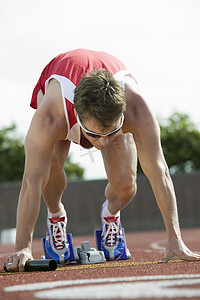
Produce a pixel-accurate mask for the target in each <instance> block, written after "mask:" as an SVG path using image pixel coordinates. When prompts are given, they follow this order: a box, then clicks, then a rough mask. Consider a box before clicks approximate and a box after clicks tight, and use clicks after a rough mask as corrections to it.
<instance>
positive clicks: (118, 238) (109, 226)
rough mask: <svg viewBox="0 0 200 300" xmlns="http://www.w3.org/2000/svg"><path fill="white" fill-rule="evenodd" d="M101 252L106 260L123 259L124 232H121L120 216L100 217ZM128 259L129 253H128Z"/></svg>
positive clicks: (124, 251) (124, 247)
mask: <svg viewBox="0 0 200 300" xmlns="http://www.w3.org/2000/svg"><path fill="white" fill-rule="evenodd" d="M101 250H102V251H103V252H104V254H105V258H106V259H107V260H118V259H124V255H125V253H126V252H127V250H128V249H127V248H126V241H125V236H124V232H123V230H122V226H121V222H120V216H117V217H102V239H101ZM127 253H128V256H127V257H126V258H130V252H129V251H128V252H127Z"/></svg>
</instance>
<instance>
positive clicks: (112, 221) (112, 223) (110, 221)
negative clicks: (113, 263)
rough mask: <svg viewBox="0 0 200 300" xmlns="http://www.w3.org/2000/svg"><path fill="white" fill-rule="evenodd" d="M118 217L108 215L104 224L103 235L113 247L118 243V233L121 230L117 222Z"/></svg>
mask: <svg viewBox="0 0 200 300" xmlns="http://www.w3.org/2000/svg"><path fill="white" fill-rule="evenodd" d="M117 219H118V217H107V218H104V220H105V223H104V225H103V236H104V238H105V240H106V244H107V245H108V246H109V247H112V246H114V245H115V243H116V234H117V233H118V231H119V226H118V224H116V223H118V222H117Z"/></svg>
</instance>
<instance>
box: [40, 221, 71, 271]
mask: <svg viewBox="0 0 200 300" xmlns="http://www.w3.org/2000/svg"><path fill="white" fill-rule="evenodd" d="M66 227H67V220H66V217H65V216H63V217H53V218H47V234H46V241H45V250H46V253H47V255H48V257H49V258H51V259H55V260H56V261H57V263H58V264H62V265H63V264H66V263H67V262H68V259H69V256H70V249H69V243H68V241H67V231H66Z"/></svg>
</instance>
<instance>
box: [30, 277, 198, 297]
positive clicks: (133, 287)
mask: <svg viewBox="0 0 200 300" xmlns="http://www.w3.org/2000/svg"><path fill="white" fill-rule="evenodd" d="M196 284H200V279H184V280H181V279H178V280H171V281H170V280H163V281H149V282H134V283H120V284H119V283H118V284H116V283H115V284H103V285H89V286H81V287H80V286H78V287H68V288H63V289H55V290H50V291H49V290H45V291H42V292H37V293H35V294H34V297H35V298H38V299H54V300H55V299H93V300H95V299H140V298H154V299H155V298H156V299H162V298H176V297H178V298H190V299H191V297H199V296H200V289H194V288H193V287H192V288H188V286H193V285H196ZM184 285H187V288H184V287H183V286H184ZM177 287H182V288H181V289H178V288H177Z"/></svg>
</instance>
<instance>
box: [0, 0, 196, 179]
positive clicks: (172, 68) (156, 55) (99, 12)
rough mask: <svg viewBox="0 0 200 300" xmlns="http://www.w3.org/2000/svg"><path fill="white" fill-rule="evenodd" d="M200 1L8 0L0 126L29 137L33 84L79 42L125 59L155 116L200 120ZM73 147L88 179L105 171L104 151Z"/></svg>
mask: <svg viewBox="0 0 200 300" xmlns="http://www.w3.org/2000/svg"><path fill="white" fill-rule="evenodd" d="M199 16H200V1H199V0H123V1H121V0H98V1H97V0H70V1H69V0H57V1H54V0H42V1H41V0H34V1H29V0H18V1H15V0H2V1H1V2H0V37H1V40H0V41H1V47H0V53H1V55H0V90H1V99H0V104H1V106H0V107H1V109H0V128H1V127H2V126H8V125H10V124H11V122H12V121H14V122H15V123H16V124H17V126H18V132H19V133H20V134H22V135H24V136H25V134H26V132H27V129H28V127H29V124H30V121H31V118H32V116H33V113H34V110H33V109H31V108H30V107H29V102H30V98H31V94H32V90H33V88H34V85H35V84H36V81H37V80H38V78H39V75H40V73H41V71H42V69H43V67H44V66H45V65H46V64H47V63H48V62H49V61H50V60H51V59H52V58H53V57H54V56H56V55H57V54H59V53H62V52H66V51H68V50H72V49H75V48H88V49H94V50H103V51H106V52H109V53H111V54H113V55H115V56H117V57H118V58H120V59H121V60H122V61H123V62H124V63H125V64H126V66H127V68H128V69H129V70H130V71H131V72H132V73H133V75H134V76H135V77H136V79H137V81H138V83H139V86H140V88H141V89H142V91H143V93H144V95H145V98H146V100H147V101H148V102H149V104H150V105H151V107H152V109H153V110H154V111H155V113H156V115H158V116H162V117H168V116H169V114H170V113H172V112H174V111H179V112H183V113H187V114H189V115H190V117H191V119H192V120H193V121H194V122H195V123H196V124H197V125H198V126H200V102H199V98H200V97H199V96H200V91H199V88H200V58H199V53H200V17H199ZM92 151H94V152H88V151H87V150H84V149H82V148H80V147H79V146H75V145H74V146H73V147H72V148H71V154H72V158H73V161H75V162H76V163H80V164H81V165H82V166H84V167H85V168H86V178H87V179H96V178H103V177H105V172H104V168H103V164H102V160H101V155H100V153H99V151H96V150H95V149H92Z"/></svg>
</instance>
